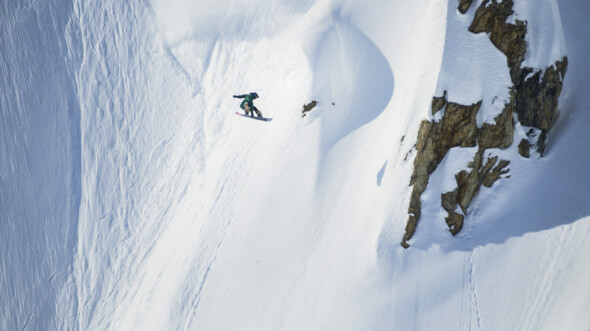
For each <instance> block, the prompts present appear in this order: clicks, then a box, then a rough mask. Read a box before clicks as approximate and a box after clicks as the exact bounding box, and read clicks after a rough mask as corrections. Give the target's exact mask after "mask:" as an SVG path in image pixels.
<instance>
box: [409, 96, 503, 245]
mask: <svg viewBox="0 0 590 331" xmlns="http://www.w3.org/2000/svg"><path fill="white" fill-rule="evenodd" d="M441 105H443V106H441ZM444 105H446V109H445V112H444V114H443V117H442V120H441V121H440V122H438V123H436V122H429V121H423V122H422V123H421V125H420V130H419V132H418V141H417V143H416V150H417V155H416V159H415V160H414V172H413V174H412V177H411V179H410V185H413V189H412V194H411V196H410V206H409V207H408V214H409V217H408V222H407V224H406V232H405V234H404V238H403V240H402V246H403V247H406V248H407V247H409V244H408V240H410V239H411V238H412V236H413V235H414V232H415V231H416V227H417V225H418V221H419V219H420V216H421V210H420V209H421V202H420V196H421V195H422V193H423V192H424V190H425V189H426V186H427V185H428V180H429V178H430V175H431V174H432V173H433V172H434V170H436V168H437V167H438V165H439V164H440V162H441V161H442V160H443V158H444V157H445V155H446V154H447V152H448V151H449V150H450V149H451V148H453V147H475V146H479V148H478V152H477V153H476V154H475V156H474V159H473V161H472V162H471V163H470V164H469V167H470V168H471V169H472V170H471V171H469V172H468V171H461V172H459V173H458V174H457V175H455V178H456V181H457V189H456V190H454V191H452V192H447V193H445V194H443V195H442V197H441V203H442V206H443V208H444V209H445V210H446V211H447V213H448V217H447V218H446V219H445V220H446V222H447V225H448V226H449V230H450V231H451V233H452V234H453V235H456V234H457V233H459V231H461V229H462V227H463V220H464V215H462V214H458V213H457V212H456V211H455V209H456V207H457V205H459V206H460V207H461V209H462V210H463V213H464V214H465V213H466V211H467V207H468V206H469V204H470V203H471V201H472V200H473V197H474V196H475V195H476V194H477V192H478V190H479V188H480V187H481V185H482V184H483V183H484V180H485V181H486V183H493V182H494V181H495V180H497V179H498V178H499V177H500V175H501V174H503V173H504V172H502V169H503V168H504V167H505V165H504V162H505V161H501V162H500V164H502V165H504V166H502V167H500V168H497V169H496V168H494V170H492V168H493V167H494V165H495V164H496V162H497V161H498V157H493V158H490V159H488V161H487V162H486V163H485V164H484V165H483V166H482V159H483V154H484V151H485V150H486V149H487V148H502V149H504V148H507V147H509V146H510V145H511V144H512V139H513V130H514V123H513V119H512V113H513V107H512V105H511V103H508V104H507V105H506V106H505V109H504V110H503V111H502V113H501V114H500V115H499V116H498V117H496V118H495V125H492V124H488V123H485V124H483V125H482V127H481V128H478V127H477V120H476V116H477V112H478V111H479V109H480V108H481V101H480V102H478V103H476V104H473V105H470V106H464V105H460V104H457V103H453V102H448V101H447V100H446V93H445V94H444V95H443V97H442V99H441V98H440V97H434V98H433V101H432V107H433V110H434V109H435V108H439V107H440V108H441V109H442V107H444ZM490 174H491V175H490ZM490 185H491V184H490Z"/></svg>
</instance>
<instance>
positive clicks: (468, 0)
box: [458, 0, 472, 14]
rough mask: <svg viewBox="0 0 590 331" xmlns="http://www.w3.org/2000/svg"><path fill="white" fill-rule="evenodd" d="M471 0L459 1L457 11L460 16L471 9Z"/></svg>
mask: <svg viewBox="0 0 590 331" xmlns="http://www.w3.org/2000/svg"><path fill="white" fill-rule="evenodd" d="M471 2H472V0H459V7H458V9H459V11H460V12H461V14H465V13H466V12H467V10H468V9H469V7H471Z"/></svg>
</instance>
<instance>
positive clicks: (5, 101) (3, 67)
mask: <svg viewBox="0 0 590 331" xmlns="http://www.w3.org/2000/svg"><path fill="white" fill-rule="evenodd" d="M71 7H72V6H71V4H68V3H67V2H66V1H51V2H43V3H38V2H37V3H33V2H30V1H20V2H18V1H3V2H2V4H0V22H1V23H2V31H1V32H0V63H1V64H0V91H1V92H0V255H1V258H0V329H2V330H18V329H44V328H48V327H50V326H51V325H53V324H52V321H53V320H54V317H55V314H56V312H57V311H61V312H64V313H65V312H66V311H68V310H70V309H73V308H74V307H71V306H69V305H65V304H63V303H61V302H59V301H58V300H57V298H58V297H59V294H60V291H61V290H62V288H64V287H71V284H70V285H66V281H67V278H68V275H69V273H70V272H71V270H72V269H71V263H72V260H73V255H74V247H75V245H76V241H77V238H76V236H77V223H78V207H79V203H80V176H81V174H80V157H81V155H80V124H79V121H80V106H79V104H78V102H77V90H76V86H75V82H74V80H73V77H74V74H75V66H74V65H73V63H72V61H71V58H70V55H71V53H70V52H72V51H73V50H72V48H71V46H72V45H70V44H69V43H68V40H67V39H66V38H65V37H64V34H65V33H67V30H68V26H67V24H68V13H69V12H70V11H71V9H72V8H71Z"/></svg>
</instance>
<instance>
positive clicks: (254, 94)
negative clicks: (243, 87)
mask: <svg viewBox="0 0 590 331" xmlns="http://www.w3.org/2000/svg"><path fill="white" fill-rule="evenodd" d="M250 95H251V96H252V97H253V98H254V99H258V93H256V92H250Z"/></svg>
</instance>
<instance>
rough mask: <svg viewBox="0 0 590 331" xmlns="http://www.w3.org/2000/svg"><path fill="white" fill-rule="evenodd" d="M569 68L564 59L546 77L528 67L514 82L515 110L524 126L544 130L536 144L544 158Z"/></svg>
mask: <svg viewBox="0 0 590 331" xmlns="http://www.w3.org/2000/svg"><path fill="white" fill-rule="evenodd" d="M567 64H568V60H567V57H564V58H563V59H562V60H561V61H557V62H555V64H554V65H552V66H550V67H549V68H547V69H546V70H545V72H544V73H543V72H542V71H541V70H537V71H534V70H533V69H532V68H528V67H525V68H522V70H521V71H520V73H519V75H518V76H517V79H516V82H515V87H514V88H515V90H516V91H517V93H516V98H515V104H514V108H515V109H514V110H515V112H516V113H517V114H518V121H519V122H520V123H521V124H522V125H524V126H529V127H534V128H537V129H540V130H541V136H540V137H539V139H538V142H537V151H538V152H539V153H540V154H541V155H543V152H544V151H545V140H546V136H547V133H548V131H549V129H551V127H552V125H553V123H554V121H555V119H556V117H557V110H558V100H559V96H560V95H561V90H562V88H563V78H564V76H565V72H566V70H567Z"/></svg>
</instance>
